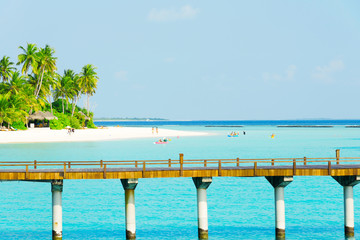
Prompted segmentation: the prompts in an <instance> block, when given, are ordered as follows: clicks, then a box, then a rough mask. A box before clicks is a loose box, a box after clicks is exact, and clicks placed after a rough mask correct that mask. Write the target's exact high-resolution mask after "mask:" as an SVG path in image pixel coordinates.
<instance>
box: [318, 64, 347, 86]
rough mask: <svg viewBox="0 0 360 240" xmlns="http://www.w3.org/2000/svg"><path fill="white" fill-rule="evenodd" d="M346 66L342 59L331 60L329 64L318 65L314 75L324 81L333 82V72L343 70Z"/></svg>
mask: <svg viewBox="0 0 360 240" xmlns="http://www.w3.org/2000/svg"><path fill="white" fill-rule="evenodd" d="M344 67H345V65H344V63H343V61H342V60H334V61H331V62H330V63H329V64H328V65H325V66H317V67H316V68H315V71H314V72H313V74H312V77H313V78H315V79H317V80H321V81H324V82H333V74H334V73H335V72H339V71H341V70H343V69H344Z"/></svg>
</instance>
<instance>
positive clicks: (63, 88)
mask: <svg viewBox="0 0 360 240" xmlns="http://www.w3.org/2000/svg"><path fill="white" fill-rule="evenodd" d="M71 85H72V79H71V76H69V75H66V70H65V71H64V75H63V76H60V75H59V76H58V78H57V87H56V89H55V99H59V98H60V97H61V98H62V109H63V113H64V112H65V107H64V100H65V101H66V103H68V102H69V98H71V97H72V93H71V92H70V91H69V90H70V89H71Z"/></svg>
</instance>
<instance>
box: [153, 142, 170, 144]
mask: <svg viewBox="0 0 360 240" xmlns="http://www.w3.org/2000/svg"><path fill="white" fill-rule="evenodd" d="M166 143H168V142H154V144H166Z"/></svg>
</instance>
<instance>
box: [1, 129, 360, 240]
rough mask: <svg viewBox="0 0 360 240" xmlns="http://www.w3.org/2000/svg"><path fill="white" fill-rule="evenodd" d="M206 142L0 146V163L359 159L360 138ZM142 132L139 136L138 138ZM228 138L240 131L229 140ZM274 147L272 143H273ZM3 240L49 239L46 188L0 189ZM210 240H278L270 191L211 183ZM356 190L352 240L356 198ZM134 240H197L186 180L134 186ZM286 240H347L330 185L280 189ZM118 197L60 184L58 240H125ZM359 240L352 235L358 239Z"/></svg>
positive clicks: (328, 132)
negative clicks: (338, 156) (337, 154)
mask: <svg viewBox="0 0 360 240" xmlns="http://www.w3.org/2000/svg"><path fill="white" fill-rule="evenodd" d="M164 128H171V129H181V130H189V131H206V132H209V133H211V135H209V136H202V137H181V138H179V139H178V138H173V139H172V141H171V142H170V143H169V144H167V145H155V144H153V142H154V140H156V139H157V138H156V137H154V139H138V140H134V139H132V140H121V141H104V142H84V143H37V144H6V145H0V153H1V155H0V160H1V161H5V160H35V159H36V160H100V159H103V160H141V159H149V160H150V159H168V158H172V159H177V158H178V154H179V153H184V157H185V159H196V158H237V157H239V158H269V157H272V158H277V157H289V158H294V157H304V156H306V157H334V156H335V149H340V150H341V156H349V157H359V155H360V129H357V128H345V127H344V126H335V127H333V128H277V127H275V126H245V127H243V128H238V129H236V128H205V127H203V126H164ZM145 130H146V129H145V128H144V131H145ZM230 131H240V132H242V131H246V135H245V136H244V135H240V137H238V138H227V137H226V135H227V134H228V133H229V132H230ZM273 133H274V134H275V138H274V139H271V138H270V136H271V134H273ZM0 191H1V198H0V199H1V200H0V201H1V205H2V208H0V238H1V239H18V238H23V239H24V238H26V239H50V238H51V191H50V184H49V183H34V182H1V184H0ZM207 194H208V215H209V237H210V239H274V196H273V195H274V194H273V188H272V187H271V185H270V184H269V183H268V182H267V180H266V179H265V178H263V177H257V178H227V177H215V178H213V183H212V184H211V185H210V187H209V188H208V191H207ZM359 195H360V194H359V190H358V187H355V188H354V204H355V232H357V230H359V231H360V197H359ZM135 199H136V200H135V201H136V225H137V226H136V228H137V238H138V239H184V240H185V239H197V216H196V189H195V186H194V184H193V182H192V179H191V178H167V179H139V184H138V186H137V188H136V191H135ZM285 201H286V202H285V205H286V235H287V239H344V234H343V231H344V230H343V196H342V187H341V186H340V185H339V184H337V183H336V182H335V180H333V179H332V178H330V177H296V176H295V177H294V181H293V182H292V183H291V184H290V185H288V186H287V187H286V188H285ZM124 218H125V217H124V191H123V189H122V185H121V183H120V181H119V180H65V181H64V192H63V238H64V239H125V230H124V225H125V223H124ZM356 235H358V234H356Z"/></svg>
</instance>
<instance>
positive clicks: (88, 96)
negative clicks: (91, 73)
mask: <svg viewBox="0 0 360 240" xmlns="http://www.w3.org/2000/svg"><path fill="white" fill-rule="evenodd" d="M89 98H90V95H89V94H87V112H88V116H90V109H89Z"/></svg>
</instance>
